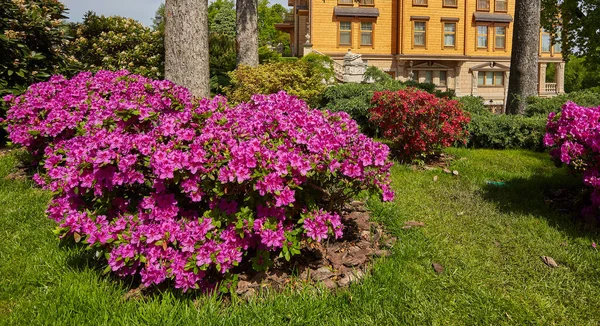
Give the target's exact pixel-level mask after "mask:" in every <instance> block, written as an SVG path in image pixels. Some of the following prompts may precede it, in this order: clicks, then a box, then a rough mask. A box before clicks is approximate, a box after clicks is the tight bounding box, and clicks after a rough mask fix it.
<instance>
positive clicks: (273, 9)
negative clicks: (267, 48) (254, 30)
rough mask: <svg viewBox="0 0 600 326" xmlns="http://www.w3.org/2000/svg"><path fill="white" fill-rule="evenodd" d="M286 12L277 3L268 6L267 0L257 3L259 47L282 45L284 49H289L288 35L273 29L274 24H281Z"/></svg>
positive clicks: (260, 0)
mask: <svg viewBox="0 0 600 326" xmlns="http://www.w3.org/2000/svg"><path fill="white" fill-rule="evenodd" d="M287 12H288V11H287V9H286V8H285V7H283V6H282V5H280V4H278V3H276V4H274V5H272V6H270V3H269V0H259V1H258V41H259V43H260V44H261V45H267V44H271V45H273V46H276V45H277V44H279V43H282V44H283V46H284V48H289V45H290V34H288V33H285V32H282V31H278V30H276V29H275V24H277V23H281V22H283V17H284V15H285V14H286V13H287Z"/></svg>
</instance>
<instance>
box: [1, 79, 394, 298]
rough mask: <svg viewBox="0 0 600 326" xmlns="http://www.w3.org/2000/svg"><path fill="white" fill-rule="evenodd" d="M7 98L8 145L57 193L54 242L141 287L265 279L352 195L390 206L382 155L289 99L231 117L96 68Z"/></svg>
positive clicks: (346, 124)
mask: <svg viewBox="0 0 600 326" xmlns="http://www.w3.org/2000/svg"><path fill="white" fill-rule="evenodd" d="M5 101H7V102H8V103H9V105H10V107H11V108H10V110H9V111H8V120H7V122H8V131H9V132H10V137H11V139H12V141H13V142H15V143H17V144H20V145H23V146H26V147H28V148H29V149H30V150H34V151H38V152H39V153H40V155H43V160H42V166H43V168H44V171H43V172H42V173H39V174H37V175H35V176H34V179H35V181H36V182H38V183H39V184H40V185H42V186H43V187H44V188H45V189H48V190H51V191H53V192H54V194H55V195H54V196H53V198H52V200H51V203H50V205H49V207H48V211H47V213H48V216H49V217H50V218H51V219H53V220H55V221H56V222H57V223H58V230H59V234H60V235H61V236H62V237H65V236H73V237H74V238H75V240H76V241H82V242H84V243H86V244H88V245H89V246H90V247H93V248H96V249H97V250H100V251H103V252H104V253H105V255H106V259H107V261H108V267H107V271H111V270H112V271H113V272H115V273H116V274H118V275H120V276H125V275H140V276H141V280H142V282H143V283H144V284H145V285H147V286H150V285H153V284H159V283H162V282H165V281H170V282H172V284H173V285H174V286H175V287H176V288H180V289H183V290H184V291H185V290H188V289H196V288H202V289H208V288H212V287H214V286H215V284H216V282H218V281H219V280H223V279H225V278H227V277H228V275H230V274H229V273H231V272H232V268H233V267H234V266H236V265H238V264H240V263H242V262H244V261H247V262H249V263H250V262H252V265H253V267H254V268H256V269H262V268H265V267H266V266H268V265H269V263H270V262H271V259H272V258H274V257H276V256H277V255H280V256H283V257H285V258H286V259H289V258H290V256H291V255H294V254H298V253H299V252H300V251H299V250H300V248H301V247H302V246H303V245H304V243H305V242H307V241H322V240H323V239H326V238H329V237H333V238H339V237H340V236H341V235H342V232H343V225H342V224H341V219H340V216H339V215H338V214H337V213H336V211H337V210H338V209H339V208H340V207H341V205H343V203H344V202H346V201H348V200H349V199H350V198H352V197H353V196H354V195H356V194H357V193H358V192H361V191H371V192H378V193H380V194H382V196H383V200H386V201H389V200H392V199H393V192H392V191H391V189H390V186H389V183H390V174H389V170H390V167H391V165H392V163H391V162H390V161H389V160H388V153H389V149H388V148H387V146H385V145H383V144H380V143H377V142H374V141H373V140H371V139H370V138H368V137H366V136H364V135H363V134H361V133H360V132H359V130H358V126H357V124H356V123H355V122H354V121H353V120H352V119H350V117H349V116H348V115H347V114H345V113H330V112H327V111H319V110H311V109H309V108H308V107H307V105H306V104H305V102H303V101H301V100H298V99H296V98H295V97H293V96H290V95H288V94H286V93H284V92H280V93H277V94H272V95H268V96H265V95H257V96H254V97H252V99H251V100H250V101H249V102H247V103H241V104H239V105H238V106H235V107H231V106H229V105H228V104H227V103H226V100H225V98H223V97H215V98H214V99H212V100H208V99H202V100H198V99H195V98H193V97H192V96H191V95H190V93H189V91H188V90H186V89H185V88H182V87H179V86H176V85H174V84H172V83H171V82H169V81H155V80H151V79H148V78H145V77H142V76H138V75H132V74H129V73H127V72H124V71H120V72H116V73H115V72H108V71H100V72H98V73H96V74H95V75H93V74H91V73H81V74H79V75H77V76H75V77H74V78H73V79H70V80H67V79H65V78H63V77H60V76H54V77H52V78H51V79H50V81H49V82H45V83H39V84H35V85H33V86H31V88H30V89H29V90H28V91H27V92H26V93H25V94H24V95H22V96H19V97H14V96H8V97H7V98H5Z"/></svg>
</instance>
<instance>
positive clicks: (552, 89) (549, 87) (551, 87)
mask: <svg viewBox="0 0 600 326" xmlns="http://www.w3.org/2000/svg"><path fill="white" fill-rule="evenodd" d="M544 92H545V93H551V94H555V93H556V83H546V85H544Z"/></svg>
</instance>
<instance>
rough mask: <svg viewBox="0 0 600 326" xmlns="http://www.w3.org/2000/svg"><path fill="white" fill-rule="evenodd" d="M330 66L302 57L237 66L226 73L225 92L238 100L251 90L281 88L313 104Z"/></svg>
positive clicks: (262, 91) (267, 91) (261, 91)
mask: <svg viewBox="0 0 600 326" xmlns="http://www.w3.org/2000/svg"><path fill="white" fill-rule="evenodd" d="M313 59H314V58H313ZM311 60H312V59H311ZM331 70H332V68H326V67H323V66H320V64H319V63H317V62H315V61H309V60H304V58H303V59H301V60H298V61H296V62H276V63H268V64H263V65H259V66H258V67H255V68H252V67H248V66H240V67H238V68H237V69H236V70H234V71H232V72H231V73H229V76H230V77H231V86H229V87H227V88H226V89H225V95H226V96H227V98H228V99H229V101H231V102H232V103H240V102H244V101H249V100H250V98H251V97H252V95H254V94H272V93H277V92H279V91H281V90H284V91H286V92H287V93H288V94H291V95H294V96H297V97H299V98H301V99H303V100H305V101H306V102H307V103H308V104H309V105H310V106H312V107H315V106H317V105H318V103H319V101H320V98H321V94H322V92H323V90H324V89H325V88H326V87H327V84H326V81H328V80H329V76H332V75H333V71H331Z"/></svg>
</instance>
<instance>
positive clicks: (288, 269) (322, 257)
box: [235, 201, 396, 298]
mask: <svg viewBox="0 0 600 326" xmlns="http://www.w3.org/2000/svg"><path fill="white" fill-rule="evenodd" d="M342 220H343V223H344V225H345V226H346V227H345V229H344V237H343V238H342V239H338V240H335V241H332V240H330V241H326V242H322V243H312V244H310V245H308V246H307V247H306V248H304V249H303V250H302V253H301V254H300V255H297V256H295V257H293V258H292V260H291V261H289V262H288V261H286V260H285V259H283V258H278V259H276V260H275V262H274V265H273V267H271V268H270V269H268V270H267V271H266V272H259V273H256V272H253V271H252V270H251V269H249V268H246V269H244V270H242V271H241V272H240V273H239V281H238V283H237V288H236V290H235V292H236V293H237V294H238V295H240V296H241V297H243V298H250V297H252V296H254V295H255V294H256V293H258V291H260V290H261V289H264V288H269V289H272V290H274V291H280V290H283V288H284V287H286V286H291V287H300V286H305V285H316V284H318V283H321V284H322V285H323V286H325V287H326V288H329V289H336V288H343V287H347V286H348V285H349V284H351V283H353V282H356V281H359V280H360V279H362V278H363V277H364V275H365V273H367V272H368V271H369V269H370V268H371V267H372V262H373V259H374V258H375V257H382V256H387V255H389V254H390V252H389V249H390V248H391V247H392V246H393V245H394V244H395V242H396V238H395V237H392V236H390V235H389V234H387V233H386V232H385V231H384V230H383V227H382V226H381V225H380V224H378V223H375V222H372V221H370V215H369V212H367V210H366V209H365V207H364V204H363V203H362V202H358V201H354V202H352V203H351V204H350V205H348V206H346V207H345V209H344V211H343V215H342ZM240 267H242V266H240Z"/></svg>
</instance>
